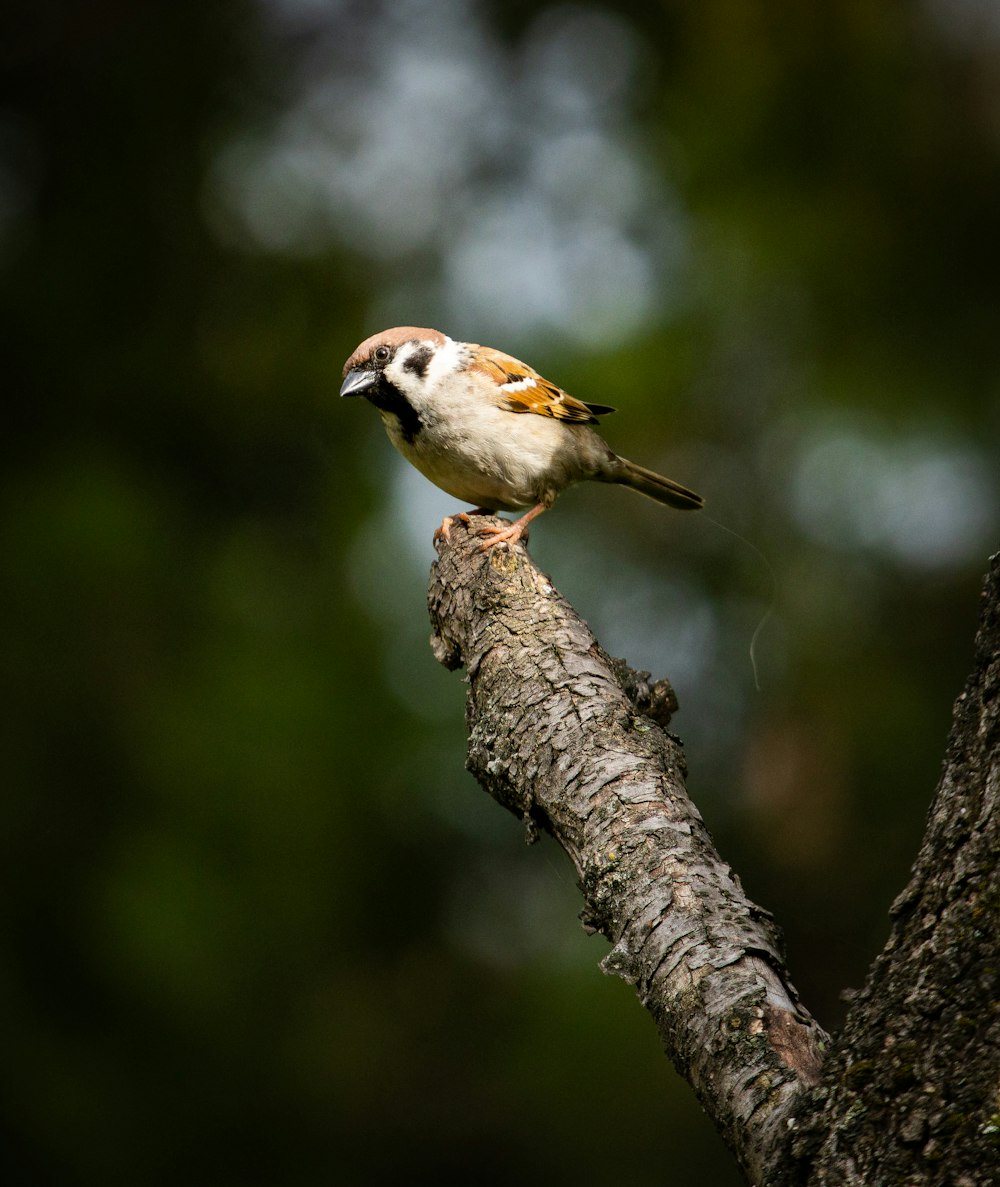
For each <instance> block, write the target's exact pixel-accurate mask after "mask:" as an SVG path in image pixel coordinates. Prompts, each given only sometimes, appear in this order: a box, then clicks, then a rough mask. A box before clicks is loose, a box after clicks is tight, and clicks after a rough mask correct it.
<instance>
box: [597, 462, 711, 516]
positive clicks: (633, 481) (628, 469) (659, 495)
mask: <svg viewBox="0 0 1000 1187" xmlns="http://www.w3.org/2000/svg"><path fill="white" fill-rule="evenodd" d="M615 463H616V464H614V465H613V466H612V467H611V468H610V470H609V472H608V475H607V481H608V482H617V483H620V484H621V485H622V486H630V487H631V488H632V489H633V490H637V491H638V492H639V494H641V495H646V496H647V498H650V499H655V500H656V501H657V502H658V503H665V504H666V505H667V506H668V507H676V508H677V510H678V511H697V510H698V509H699V508H700V507H704V505H705V500H704V499H703V498H702V497H701V495H696V494H695V493H694V491H693V490H688V488H687V487H686V486H681V484H680V483H679V482H674V481H673V479H671V478H664V477H663V476H662V475H660V474H656V473H654V472H653V471H652V470H647V469H645V467H643V466H637V465H636V464H635V462H630V461H629V460H628V459H627V458H623V457H620V458H616V459H615Z"/></svg>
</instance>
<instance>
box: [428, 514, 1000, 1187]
mask: <svg viewBox="0 0 1000 1187" xmlns="http://www.w3.org/2000/svg"><path fill="white" fill-rule="evenodd" d="M438 552H439V559H438V560H437V561H436V562H435V565H434V567H433V570H432V574H431V585H430V592H429V605H430V613H431V621H432V625H433V628H434V634H433V636H432V647H433V650H434V653H435V655H436V656H437V658H438V659H439V660H440V661H441V662H442V663H444V664H445V665H446V666H447V667H449V668H457V667H460V666H463V665H464V666H465V668H466V669H467V672H468V683H469V695H468V703H467V718H468V727H469V751H468V761H467V765H468V767H469V769H470V770H471V771H472V772H473V774H475V775H476V777H477V778H478V779H479V781H480V783H481V784H482V785H483V787H484V788H485V789H486V790H487V791H488V792H489V793H490V794H491V795H492V796H493V797H494V798H495V799H496V800H497V801H498V802H499V803H501V804H502V805H504V806H505V807H506V808H508V809H509V810H510V811H512V812H514V813H515V814H517V815H518V816H519V817H521V818H522V819H524V820H525V821H526V822H527V823H528V824H529V826H530V827H532V828H535V827H541V828H545V829H546V830H548V831H549V832H551V833H552V835H553V836H554V837H555V838H556V839H557V840H558V842H559V843H560V844H561V845H562V847H563V848H564V849H565V850H566V852H567V854H568V855H569V857H570V859H571V860H572V862H573V865H574V867H575V869H576V871H577V875H578V878H579V885H580V888H581V891H582V893H583V898H584V909H583V912H582V916H581V917H582V919H583V921H584V925H585V926H586V927H588V928H589V929H593V930H596V931H600V932H602V933H603V934H604V935H605V936H606V937H607V939H608V940H609V942H610V943H611V946H612V947H611V951H610V952H609V954H608V955H607V956H606V957H605V959H604V961H603V962H602V967H603V968H604V969H605V971H606V972H610V973H616V974H617V975H619V976H621V977H623V978H624V979H625V980H627V981H629V982H630V983H632V984H633V985H635V987H636V990H637V992H638V995H639V998H640V1000H641V1001H642V1003H643V1005H644V1006H645V1007H646V1008H647V1009H648V1010H649V1012H650V1013H651V1015H652V1016H653V1018H654V1020H655V1022H656V1026H657V1028H658V1030H659V1034H660V1037H661V1040H662V1043H663V1046H664V1049H665V1050H666V1052H667V1054H668V1055H669V1056H670V1058H671V1059H672V1060H673V1062H674V1064H675V1066H676V1067H677V1068H678V1070H679V1071H680V1072H681V1073H682V1074H683V1075H684V1076H686V1077H687V1078H688V1080H689V1081H690V1083H691V1084H692V1086H693V1088H694V1090H695V1092H696V1093H697V1094H698V1097H699V1099H700V1100H701V1102H702V1104H703V1106H704V1108H705V1109H706V1111H707V1112H708V1114H709V1115H710V1116H711V1117H712V1118H713V1120H714V1121H715V1124H716V1126H717V1127H718V1129H719V1130H720V1132H721V1133H722V1135H723V1137H724V1138H725V1140H726V1141H727V1143H728V1144H729V1146H730V1148H731V1149H732V1151H733V1153H734V1155H735V1157H736V1158H737V1160H738V1162H739V1164H740V1166H741V1167H742V1169H743V1171H744V1173H745V1174H746V1176H747V1178H748V1180H749V1181H750V1182H751V1183H756V1184H760V1185H763V1184H768V1185H769V1187H777V1185H779V1184H781V1185H787V1187H793V1185H794V1187H801V1185H805V1184H808V1185H809V1187H832V1185H833V1184H852V1185H853V1184H866V1185H872V1187H875V1185H882V1184H891V1183H905V1184H914V1185H916V1184H937V1183H953V1184H956V1185H959V1187H987V1185H993V1184H995V1183H996V1182H997V1178H996V1173H997V1172H996V1167H997V1145H996V1143H997V1138H998V1134H1000V1116H998V1110H1000V1102H998V1099H997V1067H998V1059H997V1056H998V1052H1000V1010H998V1004H997V997H998V994H997V987H998V975H1000V974H998V970H1000V954H998V932H1000V910H998V908H1000V902H998V890H997V877H996V872H997V871H996V859H997V852H998V839H1000V838H998V820H1000V812H998V803H997V800H998V796H1000V775H998V767H997V752H998V742H1000V696H998V695H997V694H998V692H1000V659H998V654H1000V647H998V636H1000V564H998V563H997V558H994V564H993V569H992V574H991V577H990V580H989V582H988V585H987V590H986V592H985V593H984V614H983V622H982V626H981V629H980V633H979V636H978V640H977V660H976V669H975V672H974V674H973V676H972V678H971V679H970V681H969V684H968V686H967V688H966V690H965V692H964V693H963V694H962V696H961V697H960V698H959V701H958V704H957V706H956V715H955V722H954V727H953V730H952V735H951V739H950V743H949V749H948V755H947V759H946V764H945V770H944V774H943V777H942V780H941V784H940V786H939V788H938V791H937V795H936V797H935V800H934V804H933V807H932V809H931V814H930V821H929V825H928V830H927V835H926V838H925V842H924V845H923V848H922V850H921V853H920V856H919V858H918V861H917V863H916V866H915V867H914V872H913V877H912V880H911V882H910V885H909V886H908V887H907V889H906V890H905V891H904V892H903V894H902V895H900V897H899V899H898V900H897V902H896V904H895V905H894V908H893V916H894V923H893V931H892V937H891V939H890V941H889V943H888V944H887V946H886V948H885V950H884V952H883V953H882V954H881V956H880V957H879V958H878V960H877V961H876V963H875V965H874V966H873V968H872V972H871V974H870V977H869V981H868V984H867V985H866V987H865V989H864V990H863V991H862V992H861V993H859V994H858V995H857V997H856V999H855V1001H854V1003H853V1005H852V1009H851V1011H850V1016H849V1019H848V1023H847V1025H846V1028H845V1030H844V1032H843V1033H842V1035H841V1036H840V1037H839V1039H838V1042H837V1045H836V1048H835V1051H834V1053H833V1054H832V1055H831V1056H829V1057H827V1058H825V1062H824V1057H825V1055H826V1051H827V1049H828V1045H829V1041H828V1039H827V1036H826V1035H825V1034H824V1033H823V1031H822V1030H821V1028H820V1027H819V1026H818V1025H817V1023H816V1022H815V1021H814V1020H813V1019H812V1018H811V1017H810V1016H809V1014H808V1012H807V1011H806V1010H805V1008H804V1007H803V1005H802V1003H801V1002H800V1001H799V999H798V997H797V995H796V993H795V990H794V988H793V986H792V984H791V981H790V979H789V976H788V973H787V971H786V969H785V965H784V959H783V955H782V951H781V944H780V939H779V936H778V933H777V929H776V927H775V926H774V924H773V922H772V921H771V919H770V917H769V915H768V914H767V912H765V911H763V910H762V909H760V908H759V907H757V906H755V905H754V904H753V903H752V902H750V900H749V899H747V897H746V896H745V895H744V893H743V890H742V888H741V886H740V884H739V880H738V879H737V878H736V876H735V875H734V874H733V872H732V871H731V870H730V868H729V867H728V866H727V865H726V863H725V862H724V861H723V860H722V859H721V857H720V856H719V855H718V853H717V852H716V850H715V848H714V846H713V844H712V841H711V838H710V837H709V835H708V832H707V830H706V828H705V825H704V823H703V821H702V819H701V817H700V816H699V814H698V811H697V809H696V808H695V807H694V805H693V804H692V803H691V801H690V800H689V798H688V796H687V793H686V791H685V788H684V774H685V763H684V755H683V750H682V747H681V743H680V741H679V740H678V739H677V738H675V737H674V736H673V735H672V734H670V733H669V732H668V731H667V730H666V725H667V724H668V722H669V718H670V712H671V710H672V708H674V707H675V702H674V700H673V693H672V690H671V689H670V687H669V685H668V684H667V683H666V682H665V681H659V682H655V683H653V682H651V681H650V679H649V675H648V673H640V672H633V671H632V669H630V668H629V667H628V665H627V664H625V663H624V662H623V661H621V660H614V659H612V658H611V657H609V656H608V655H606V654H605V652H604V651H603V650H602V649H601V647H600V646H599V645H598V643H597V642H596V640H595V639H594V638H593V636H592V634H591V633H590V631H589V629H588V628H587V626H586V624H585V623H584V622H582V620H581V619H580V618H579V617H578V616H577V614H576V613H575V611H574V610H573V609H572V607H571V606H570V605H569V604H568V603H567V602H566V601H565V600H564V599H563V598H561V597H560V595H559V594H558V593H557V592H556V591H555V589H554V588H553V587H552V585H551V583H550V582H549V580H548V578H547V577H546V576H545V575H544V574H543V573H541V572H539V570H538V569H537V568H536V567H535V566H534V565H533V564H532V562H531V560H530V558H529V557H528V555H527V553H526V551H525V550H524V548H523V547H521V546H515V547H513V548H496V549H493V550H491V551H490V552H489V553H483V552H481V551H479V550H478V540H477V538H476V537H474V536H473V535H472V534H471V533H470V532H468V531H467V529H465V528H464V527H462V526H461V525H459V524H457V523H456V524H455V525H454V527H453V528H452V532H451V538H450V540H442V541H439V544H438Z"/></svg>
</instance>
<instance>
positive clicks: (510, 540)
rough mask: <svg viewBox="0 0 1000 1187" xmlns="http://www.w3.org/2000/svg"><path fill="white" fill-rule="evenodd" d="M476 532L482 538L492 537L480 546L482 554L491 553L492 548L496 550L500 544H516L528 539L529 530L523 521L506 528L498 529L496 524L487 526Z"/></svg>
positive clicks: (477, 529)
mask: <svg viewBox="0 0 1000 1187" xmlns="http://www.w3.org/2000/svg"><path fill="white" fill-rule="evenodd" d="M476 532H477V533H478V534H479V535H480V536H489V537H490V538H489V539H488V540H484V541H483V542H482V544H480V545H479V551H480V552H489V550H490V549H491V548H496V546H497V545H498V544H516V543H517V542H518V540H527V539H528V529H527V527H526V526H525V525H524V524H523V523H522V522H521V520H517V522H516V523H512V524H509V525H508V526H507V527H505V528H501V527H497V526H496V524H492V523H490V524H485V525H484V526H483V527H481V528H476Z"/></svg>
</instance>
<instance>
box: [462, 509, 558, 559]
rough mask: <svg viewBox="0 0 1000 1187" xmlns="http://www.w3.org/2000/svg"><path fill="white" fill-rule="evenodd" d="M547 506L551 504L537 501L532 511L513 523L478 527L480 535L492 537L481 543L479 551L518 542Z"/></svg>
mask: <svg viewBox="0 0 1000 1187" xmlns="http://www.w3.org/2000/svg"><path fill="white" fill-rule="evenodd" d="M547 506H549V504H548V503H536V504H535V506H534V507H532V508H531V510H530V511H528V512H526V513H525V514H524V515H522V516H521V518H520V519H515V520H514V522H513V523H512V524H510V525H509V526H508V527H505V528H498V527H495V526H494V525H493V524H486V525H485V526H484V527H481V528H477V529H476V531H477V532H478V533H479V535H480V536H490V537H491V539H489V540H484V541H483V542H482V544H480V545H479V551H480V552H488V551H489V550H490V549H491V548H495V547H496V546H497V545H498V544H516V543H517V541H518V540H520V539H521V537H522V536H524V535H526V534H527V529H528V524H529V523H531V521H532V520H533V519H534V518H535V516H536V515H541V513H542V512H543V511H544V510H545V508H546V507H547Z"/></svg>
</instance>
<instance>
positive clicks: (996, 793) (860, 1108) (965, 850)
mask: <svg viewBox="0 0 1000 1187" xmlns="http://www.w3.org/2000/svg"><path fill="white" fill-rule="evenodd" d="M998 855H1000V553H998V554H997V555H996V556H994V557H993V558H992V563H991V570H990V573H989V575H988V577H987V580H986V585H985V588H984V590H983V596H982V610H981V615H980V625H979V632H978V634H977V636H976V655H975V663H974V667H973V671H972V675H971V676H970V677H969V680H968V681H967V683H966V686H965V690H964V691H963V692H962V693H961V695H960V696H959V698H958V700H957V701H956V703H955V711H954V716H953V720H952V728H951V734H950V736H949V739H948V750H947V754H946V756H945V762H944V770H943V772H942V775H941V781H940V783H939V784H938V788H937V791H936V792H935V795H934V800H933V802H932V804H931V809H930V813H929V816H928V821H927V830H926V832H925V834H924V839H923V843H922V845H921V849H920V853H919V855H918V857H917V860H916V863H915V865H914V867H913V872H912V875H911V878H910V883H909V885H908V886H907V887H906V889H905V890H904V891H903V892H902V894H900V895H899V897H898V898H897V899H896V901H895V903H894V904H893V907H892V916H893V925H892V931H891V934H890V937H889V941H888V943H887V944H886V946H885V948H884V950H883V951H882V953H881V955H880V956H879V957H878V959H877V960H876V961H875V963H874V964H873V966H872V969H871V972H870V973H869V976H868V982H867V984H866V986H865V988H864V989H863V990H862V991H861V992H860V993H859V994H858V995H857V996H856V998H855V999H854V1001H853V1002H852V1005H851V1009H850V1012H849V1014H848V1017H847V1022H846V1024H845V1026H844V1030H843V1032H842V1033H841V1035H840V1036H838V1040H837V1044H836V1051H835V1054H834V1057H833V1058H831V1059H830V1060H829V1064H828V1067H827V1069H826V1071H827V1074H826V1076H825V1079H826V1083H827V1085H828V1087H827V1088H826V1089H825V1090H824V1091H823V1092H822V1093H820V1094H818V1097H819V1100H820V1102H821V1107H820V1109H819V1111H818V1112H817V1113H816V1114H815V1115H814V1116H813V1117H811V1118H810V1119H809V1121H808V1122H807V1123H805V1124H804V1125H803V1133H802V1138H803V1139H805V1138H806V1135H807V1134H808V1131H809V1129H810V1128H811V1129H812V1130H813V1133H814V1135H815V1140H816V1142H817V1150H816V1151H815V1153H814V1154H813V1155H811V1156H810V1158H809V1161H810V1162H812V1163H813V1174H812V1177H811V1178H810V1179H809V1180H808V1182H809V1184H810V1187H832V1185H833V1184H858V1185H859V1187H860V1185H867V1184H870V1183H875V1182H879V1183H907V1184H914V1185H923V1184H937V1183H949V1184H959V1185H961V1187H987V1185H993V1184H996V1183H1000V1083H998V1069H1000V880H998V877H997V860H998Z"/></svg>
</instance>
